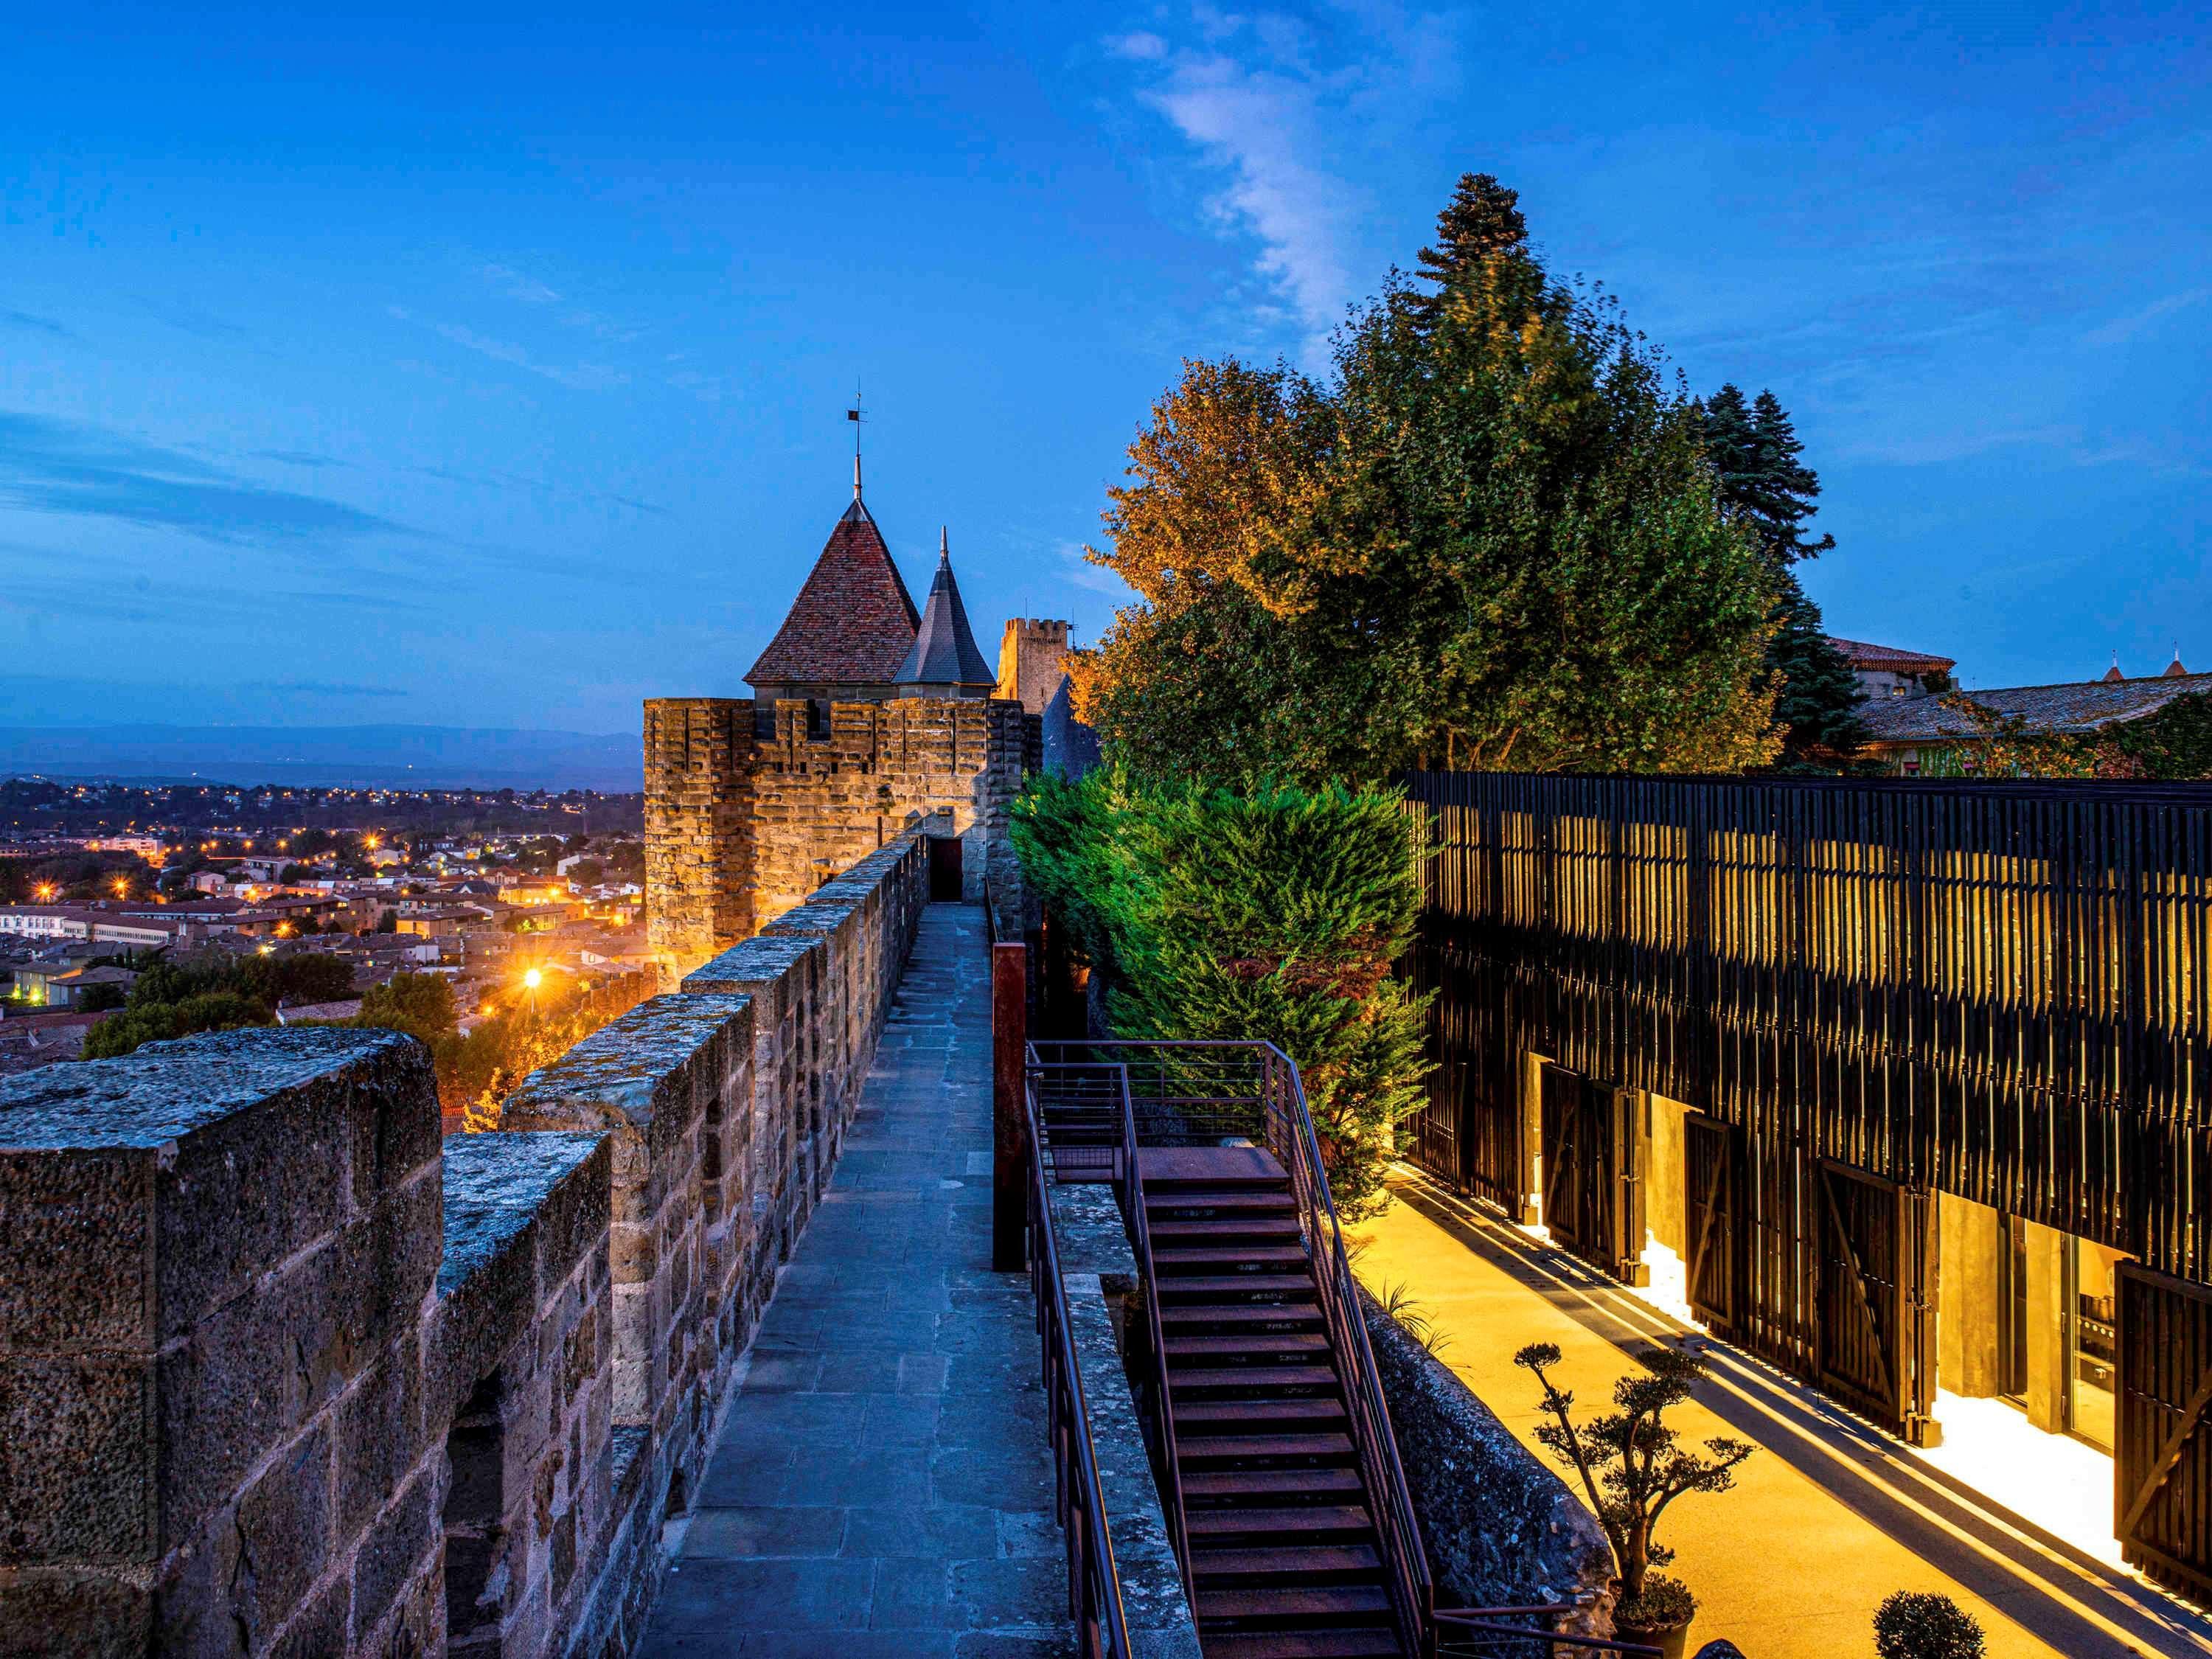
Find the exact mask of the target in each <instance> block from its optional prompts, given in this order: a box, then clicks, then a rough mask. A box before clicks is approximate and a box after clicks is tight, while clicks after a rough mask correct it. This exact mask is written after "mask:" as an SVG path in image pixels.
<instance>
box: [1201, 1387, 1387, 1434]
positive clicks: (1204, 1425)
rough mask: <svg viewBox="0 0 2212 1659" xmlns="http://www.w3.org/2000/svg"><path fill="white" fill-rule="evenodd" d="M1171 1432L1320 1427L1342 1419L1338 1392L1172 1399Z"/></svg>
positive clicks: (1223, 1431) (1239, 1431) (1277, 1430)
mask: <svg viewBox="0 0 2212 1659" xmlns="http://www.w3.org/2000/svg"><path fill="white" fill-rule="evenodd" d="M1172 1405H1175V1431H1176V1433H1179V1436H1182V1433H1279V1431H1281V1429H1283V1427H1285V1425H1297V1427H1322V1425H1334V1422H1343V1420H1345V1402H1343V1398H1340V1395H1328V1394H1310V1395H1301V1398H1290V1401H1175V1402H1172Z"/></svg>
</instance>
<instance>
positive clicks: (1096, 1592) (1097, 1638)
mask: <svg viewBox="0 0 2212 1659" xmlns="http://www.w3.org/2000/svg"><path fill="white" fill-rule="evenodd" d="M1023 1095H1024V1100H1025V1103H1026V1106H1027V1109H1028V1114H1029V1132H1030V1135H1029V1139H1030V1291H1031V1293H1032V1294H1033V1295H1034V1296H1035V1297H1036V1318H1037V1331H1038V1334H1039V1335H1040V1337H1041V1338H1042V1341H1043V1349H1044V1374H1045V1397H1046V1401H1047V1406H1046V1413H1047V1419H1048V1426H1047V1432H1048V1433H1049V1434H1050V1436H1051V1437H1052V1448H1053V1462H1054V1466H1055V1468H1056V1472H1057V1473H1058V1474H1059V1477H1060V1478H1059V1483H1058V1484H1059V1492H1058V1498H1059V1519H1060V1530H1061V1532H1062V1533H1063V1534H1065V1536H1066V1540H1067V1594H1068V1601H1069V1611H1070V1613H1071V1614H1072V1615H1073V1618H1074V1620H1075V1621H1076V1628H1077V1633H1078V1638H1079V1641H1080V1642H1081V1644H1082V1650H1083V1654H1084V1659H1133V1650H1132V1649H1131V1647H1130V1644H1129V1622H1128V1617H1127V1613H1125V1612H1124V1610H1123V1608H1122V1606H1121V1571H1120V1569H1119V1568H1118V1567H1116V1566H1115V1562H1114V1540H1113V1536H1112V1534H1111V1532H1110V1530H1109V1528H1108V1525H1107V1519H1106V1495H1105V1492H1104V1491H1103V1488H1102V1487H1101V1486H1100V1485H1099V1480H1098V1450H1097V1445H1096V1443H1094V1442H1093V1441H1092V1439H1091V1413H1090V1409H1089V1408H1088V1407H1086V1406H1085V1404H1084V1399H1083V1365H1082V1362H1081V1361H1080V1360H1079V1358H1077V1356H1076V1352H1075V1337H1074V1333H1073V1328H1072V1324H1071V1322H1070V1319H1069V1316H1068V1310H1067V1285H1066V1281H1065V1280H1064V1279H1061V1277H1060V1247H1059V1244H1058V1243H1057V1242H1056V1241H1055V1240H1054V1237H1053V1231H1052V1192H1051V1188H1050V1185H1049V1183H1048V1182H1047V1180H1046V1178H1045V1164H1044V1125H1043V1124H1042V1121H1039V1118H1038V1115H1037V1103H1036V1090H1035V1088H1034V1086H1033V1085H1032V1086H1030V1087H1026V1088H1024V1090H1023ZM1071 1474H1072V1475H1073V1479H1071Z"/></svg>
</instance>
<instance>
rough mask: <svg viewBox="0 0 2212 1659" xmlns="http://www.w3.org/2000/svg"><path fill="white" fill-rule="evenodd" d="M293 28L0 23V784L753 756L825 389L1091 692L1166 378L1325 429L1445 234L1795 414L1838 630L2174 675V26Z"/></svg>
mask: <svg viewBox="0 0 2212 1659" xmlns="http://www.w3.org/2000/svg"><path fill="white" fill-rule="evenodd" d="M317 10H320V9H318V8H307V7H289V6H288V7H278V6H275V5H269V6H265V7H262V8H257V9H234V8H228V7H225V6H222V5H220V4H201V5H195V6H191V7H185V8H179V7H175V6H162V7H158V8H156V7H150V6H149V7H144V8H137V7H125V6H114V5H106V4H101V3H98V0H93V3H88V4H83V5H76V6H62V7H44V8H36V9H33V8H30V7H27V6H26V7H19V8H16V9H14V10H12V11H11V13H10V15H9V22H8V31H9V46H8V49H7V52H6V53H5V54H4V58H0V726H6V725H42V724H51V725H89V724H102V723H107V722H117V721H132V722H135V721H164V722H174V723H181V724H199V723H232V722H240V723H248V724H255V725H268V724H278V725H285V724H289V725H315V726H329V725H347V724H370V723H374V724H394V723H409V722H422V723H428V724H449V725H463V726H522V727H544V728H553V729H564V730H575V731H586V732H621V731H632V730H635V727H636V725H637V721H638V703H639V701H640V699H641V698H644V697H647V696H745V695H747V692H746V690H745V687H744V684H743V682H742V676H743V675H744V672H745V671H746V669H747V668H749V667H750V665H751V662H752V659H753V658H754V656H755V655H756V654H757V653H758V651H759V650H760V648H761V647H763V645H765V644H766V642H767V641H768V639H769V635H771V634H773V632H774V631H775V627H776V625H777V623H779V622H780V621H781V617H782V614H783V611H784V610H785V608H786V607H787V605H788V604H789V602H790V600H791V599H792V597H793V594H794V593H795V592H796V591H797V588H798V586H799V581H800V580H802V579H803V577H804V575H805V571H806V569H807V568H808V566H809V565H810V564H811V562H812V560H813V558H814V557H815V556H816V555H817V553H818V552H819V551H820V550H821V546H822V544H823V539H824V538H826V536H827V535H828V533H829V529H830V526H831V525H832V524H833V523H834V521H835V520H836V516H837V514H838V513H840V512H841V511H842V509H843V507H844V505H845V502H846V501H847V500H848V498H849V477H850V467H851V459H850V442H851V437H852V433H853V430H854V428H853V427H852V425H851V423H849V422H848V421H847V420H846V419H845V413H844V411H845V410H846V409H847V408H848V406H849V405H850V404H852V402H853V398H854V387H855V385H856V384H857V385H858V386H859V387H860V395H861V398H862V403H863V405H864V407H865V409H866V413H867V419H866V422H864V423H863V425H862V428H861V430H862V433H863V436H864V441H865V444H866V460H865V465H866V483H867V500H868V502H869V505H870V507H871V508H872V510H873V512H874V513H875V515H876V517H877V519H878V522H879V523H880V524H881V526H883V528H884V532H885V535H886V537H887V538H889V540H890V544H891V547H892V549H893V550H894V552H895V553H896V555H897V556H899V558H900V560H901V562H902V566H903V568H904V570H905V572H906V575H907V580H908V584H909V586H911V587H913V588H914V590H915V592H917V593H919V592H921V591H923V590H924V589H925V588H926V587H927V579H928V574H929V571H930V569H931V568H932V566H933V558H932V554H933V552H934V550H935V545H936V540H937V535H938V531H939V526H940V525H942V526H945V527H946V530H947V533H948V535H949V538H950V542H951V550H952V555H953V559H954V562H955V568H956V569H957V571H958V572H959V574H960V578H961V583H962V587H963V592H964V593H965V595H966V597H967V600H968V605H969V614H970V617H971V618H972V619H973V621H974V623H975V629H976V633H977V635H978V638H979V640H980V641H981V643H982V644H983V647H984V648H985V650H986V652H987V653H991V654H993V655H994V656H995V652H996V643H997V637H998V634H999V631H1000V624H1001V623H1002V622H1003V620H1004V618H1006V617H1008V616H1011V615H1017V614H1020V615H1029V616H1057V617H1066V618H1068V619H1070V620H1071V621H1072V622H1073V623H1074V625H1075V630H1076V635H1077V638H1078V639H1079V641H1089V640H1091V639H1095V638H1096V637H1097V634H1098V632H1099V630H1100V629H1103V627H1104V626H1105V625H1106V623H1108V622H1109V620H1110V618H1111V616H1112V612H1113V609H1114V607H1115V604H1116V603H1117V602H1120V601H1121V600H1122V599H1126V598H1127V594H1126V592H1124V591H1122V590H1121V589H1120V587H1119V585H1118V583H1116V582H1115V580H1113V578H1112V577H1111V576H1110V575H1109V574H1108V573H1106V572H1103V571H1102V570H1099V569H1097V568H1095V567H1092V566H1090V565H1088V564H1086V563H1085V562H1083V560H1082V557H1081V550H1082V547H1083V545H1084V544H1085V542H1086V541H1094V542H1095V541H1096V540H1097V539H1098V537H1099V534H1100V529H1099V513H1100V511H1101V509H1102V508H1103V507H1104V505H1105V501H1106V497H1105V491H1106V489H1108V487H1109V485H1111V484H1112V483H1115V481H1116V480H1117V479H1118V477H1120V474H1121V466H1122V465H1123V456H1124V451H1125V448H1126V447H1127V443H1128V441H1129V439H1130V438H1131V436H1132V435H1133V433H1134V432H1135V431H1136V429H1137V428H1138V427H1139V425H1140V424H1141V423H1142V422H1144V420H1145V418H1146V414H1147V411H1148V410H1149V409H1150V407H1151V405H1152V402H1153V400H1154V399H1155V398H1158V396H1159V395H1160V393H1161V392H1163V391H1164V389H1165V388H1166V387H1167V386H1169V385H1170V383H1171V382H1172V381H1173V380H1174V379H1175V377H1176V374H1177V373H1178V365H1179V362H1180V361H1181V360H1182V359H1183V358H1186V357H1199V356H1218V355H1221V354H1225V353H1235V354H1238V355H1240V356H1246V357H1251V358H1259V359H1273V358H1275V357H1278V356H1281V357H1285V358H1287V359H1289V360H1290V361H1291V362H1297V363H1301V364H1304V365H1308V366H1313V367H1318V366H1319V365H1321V364H1322V362H1324V361H1325V353H1326V345H1327V339H1328V333H1329V331H1330V329H1331V328H1332V327H1333V326H1334V325H1335V324H1336V322H1337V321H1338V320H1339V319H1340V318H1341V317H1342V315H1343V314H1344V311H1345V308H1346V306H1348V305H1350V304H1352V303H1353V302H1354V301H1358V299H1359V298H1360V297H1362V296H1363V295H1368V294H1370V293H1372V292H1373V291H1374V290H1375V289H1376V287H1377V286H1378V285H1379V283H1380V282H1381V281H1382V279H1383V276H1384V273H1385V272H1386V271H1387V270H1389V268H1390V267H1391V266H1392V265H1393V264H1398V265H1401V266H1406V265H1410V264H1412V263H1413V256H1414V253H1415V252H1416V250H1418V249H1419V247H1420V246H1421V245H1422V244H1423V242H1424V241H1425V240H1428V237H1429V234H1430V233H1431V229H1432V228H1433V222H1434V217H1435V214H1436V212H1437V209H1438V208H1439V207H1440V206H1441V205H1442V204H1443V202H1444V200H1445V199H1446V197H1448V196H1449V193H1450V191H1451V187H1452V185H1453V182H1454V180H1455V179H1456V178H1457V177H1458V175H1459V174H1460V173H1462V172H1467V171H1487V172H1491V173H1496V174H1498V176H1499V177H1500V178H1501V179H1504V181H1505V182H1506V183H1508V184H1510V185H1514V186H1515V187H1516V188H1517V189H1519V190H1520V191H1521V192H1522V207H1523V209H1524V210H1525V212H1526V213H1527V216H1528V221H1529V223H1530V228H1531V231H1532V234H1533V237H1534V240H1535V242H1536V243H1537V245H1538V246H1539V248H1540V249H1541V252H1542V253H1543V256H1544V257H1545V258H1546V260H1547V263H1548V264H1551V265H1552V266H1553V268H1554V269H1555V270H1559V271H1560V272H1562V273H1580V274H1582V275H1583V276H1586V277H1588V278H1589V279H1591V280H1594V281H1598V282H1601V283H1603V284H1604V285H1605V287H1606V288H1607V289H1609V290H1610V291H1611V292H1612V293H1613V294H1614V295H1618V296H1619V298H1620V301H1621V302H1622V304H1623V305H1624V306H1625V307H1626V313H1627V315H1628V318H1629V320H1630V321H1632V323H1633V324H1635V325H1637V326H1638V327H1640V328H1641V329H1643V330H1644V331H1645V332H1646V333H1647V334H1648V335H1649V336H1650V337H1651V338H1652V339H1654V340H1655V341H1656V342H1657V343H1660V344H1661V345H1662V347H1663V348H1664V349H1665V350H1666V351H1667V353H1668V356H1669V357H1670V358H1671V359H1672V361H1673V362H1674V364H1675V365H1676V366H1677V367H1678V368H1680V371H1681V372H1682V374H1683V375H1684V376H1685V377H1686V381H1687V384H1688V385H1689V386H1690V387H1691V388H1692V390H1694V391H1699V392H1704V391H1710V390H1711V389H1712V388H1714V387H1716V386H1718V385H1720V384H1721V383H1722V382H1723V381H1730V380H1732V381H1735V382H1737V383H1740V384H1741V385H1742V386H1745V387H1746V388H1747V389H1748V390H1756V389H1758V388H1759V387H1767V386H1771V388H1772V389H1773V390H1774V391H1775V392H1776V393H1777V394H1778V396H1779V397H1780V398H1782V400H1783V402H1784V404H1786V405H1787V406H1788V407H1789V408H1790V410H1791V411H1792V413H1793V414H1794V415H1795V416H1796V421H1797V424H1798V428H1799V432H1800V435H1801V436H1802V438H1803V439H1804V441H1805V444H1806V456H1805V459H1807V461H1808V462H1809V463H1810V464H1811V465H1813V466H1814V467H1815V468H1816V469H1817V470H1818V471H1819V472H1820V476H1821V478H1822V480H1823V483H1824V485H1825V494H1824V495H1823V498H1822V499H1823V508H1822V513H1821V515H1820V520H1819V526H1818V527H1819V528H1820V529H1823V530H1826V531H1829V532H1833V533H1834V535H1835V536H1836V538H1837V541H1838V546H1837V548H1836V549H1835V550H1834V551H1833V552H1832V553H1830V554H1828V555H1827V556H1824V557H1823V558H1821V559H1820V561H1819V562H1817V563H1816V564H1814V565H1813V566H1811V567H1809V568H1808V570H1807V572H1806V582H1807V586H1808V589H1809V591H1810V592H1812V593H1813V595H1814V598H1815V599H1818V600H1819V601H1820V603H1821V605H1823V606H1824V607H1825V610H1826V616H1827V619H1828V624H1829V627H1830V629H1831V630H1832V631H1833V632H1835V633H1838V634H1841V635H1848V636H1850V637H1854V638H1860V639H1869V640H1874V641H1881V642H1884V643H1889V644H1895V645H1901V646H1905V647H1910V648H1912V649H1917V650H1927V651H1936V652H1940V653H1943V654H1946V655H1949V656H1953V657H1955V658H1957V659H1959V663H1960V678H1962V680H1964V681H1965V683H1966V684H1969V685H2006V684H2034V683H2042V682H2048V681H2053V680H2061V679H2069V678H2089V677H2093V676H2094V675H2096V674H2098V673H2100V672H2102V671H2103V670H2104V669H2105V668H2106V665H2108V664H2109V663H2110V662H2111V661H2112V657H2113V653H2115V652H2117V653H2118V659H2119V661H2120V663H2121V665H2122V666H2123V667H2124V669H2126V670H2127V671H2130V672H2134V673H2151V672H2154V671H2157V670H2158V669H2159V668H2160V667H2162V666H2164V665H2165V663H2166V660H2167V659H2168V657H2169V655H2170V654H2171V653H2172V651H2173V649H2174V648H2175V647H2177V646H2178V647H2179V650H2180V652H2181V653H2182V655H2183V657H2184V659H2185V661H2186V662H2187V663H2188V665H2190V666H2191V668H2199V667H2203V668H2212V586H2208V580H2207V578H2208V570H2207V560H2208V556H2212V539H2209V538H2208V533H2207V532H2208V524H2212V513H2208V501H2212V392H2208V390H2207V387H2208V374H2207V370H2208V368H2212V349H2208V340H2209V339H2212V261H2208V258H2207V254H2208V252H2212V229H2208V225H2212V44H2208V33H2209V32H2208V31H2207V30H2206V28H2205V27H2204V26H2203V18H2202V15H2201V13H2199V12H2197V11H2196V10H2194V9H2191V8H2185V7H2179V6H2178V7H2174V8H2172V9H2163V10H2161V9H2150V8H2141V7H2128V6H2118V7H2086V6H2085V7H2081V8H2078V9H2063V10H2061V9H2051V8H2048V7H2040V6H2033V5H2012V6H2002V7H2001V6H1995V5H1987V4H1984V5H1980V6H1975V7H1960V8H1958V9H1941V8H1937V7H1923V8H1919V9H1910V10H1906V9H1857V8H1848V7H1833V6H1830V7H1823V6H1820V5H1793V6H1790V7H1777V8H1774V9H1771V10H1769V11H1759V10H1750V9H1735V8H1731V7H1727V6H1705V5H1698V4H1675V5H1670V6H1612V5H1608V4H1605V3H1589V4H1583V5H1577V6H1572V7H1526V6H1523V7H1516V8H1512V9H1502V8H1487V7H1481V8H1477V7H1465V8H1462V7H1440V8H1435V9H1427V8H1421V7H1417V6H1415V7H1397V6H1390V5H1381V4H1368V3H1362V0H1345V3H1339V4H1319V5H1314V6H1310V7H1306V6H1295V5H1293V6H1285V7H1282V8H1279V9H1266V10H1231V9H1213V8H1211V7H1206V6H1188V5H1181V4H1178V5H1170V6H1166V7H1152V8H1148V7H1146V6H1144V5H1141V4H1138V5H1129V6H1089V5H1079V4H1071V5H1056V6H1043V7H1039V6H1036V5H1034V4H1024V5H1014V4H1012V3H1007V4H1003V5H1002V4H998V3H985V4H981V5H975V6H969V7H966V8H959V7H943V8H936V7H933V8H927V9H924V8H910V9H909V8H898V7H884V6H872V5H867V4H847V5H839V6H810V7H729V6H716V7H712V8H708V7H700V8H696V9H688V8H682V7H671V6H653V5H645V6H640V7H634V8H612V7H593V8H590V9H563V8H561V7H559V6H552V7H545V6H532V7H531V8H528V9H522V8H507V7H504V6H501V5H498V4H478V5H470V6H462V7H453V6H450V5H448V6H443V7H438V8H431V7H427V6H413V5H409V4H404V3H402V4H396V5H384V6H380V7H379V8H377V9H374V15H371V12H370V9H368V8H352V9H349V10H351V11H352V12H354V13H355V14H356V15H352V16H349V17H346V18H334V17H318V16H315V15H313V13H314V12H316V11H317ZM624 12H627V13H628V14H629V15H620V14H622V13H624Z"/></svg>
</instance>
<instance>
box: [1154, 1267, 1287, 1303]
mask: <svg viewBox="0 0 2212 1659" xmlns="http://www.w3.org/2000/svg"><path fill="white" fill-rule="evenodd" d="M1159 1286H1160V1299H1161V1300H1162V1301H1163V1302H1165V1301H1166V1300H1167V1298H1168V1297H1175V1298H1176V1299H1177V1300H1178V1301H1182V1302H1188V1301H1189V1300H1190V1299H1191V1298H1193V1297H1234V1298H1242V1297H1247V1296H1258V1295H1261V1294H1263V1293H1264V1294H1267V1295H1272V1296H1299V1295H1303V1296H1304V1297H1305V1299H1306V1300H1307V1301H1309V1302H1310V1301H1311V1300H1312V1299H1313V1293H1314V1284H1313V1275H1312V1274H1311V1273H1229V1274H1224V1275H1220V1276H1215V1275H1212V1274H1206V1275H1191V1276H1188V1277H1186V1276H1183V1275H1180V1274H1178V1275H1176V1276H1175V1277H1172V1278H1168V1279H1162V1280H1160V1281H1159Z"/></svg>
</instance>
